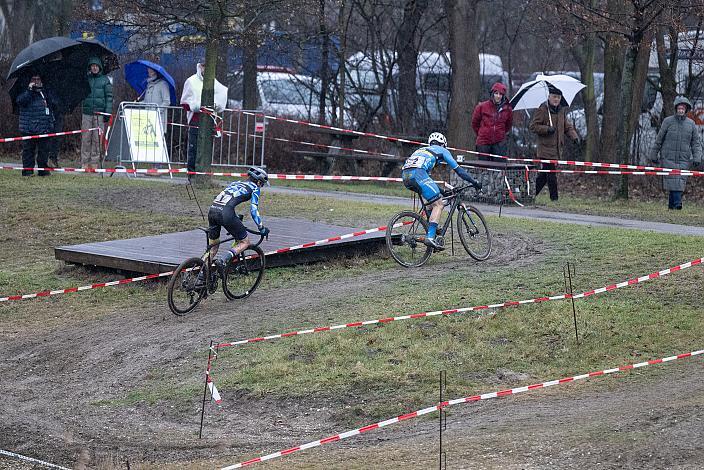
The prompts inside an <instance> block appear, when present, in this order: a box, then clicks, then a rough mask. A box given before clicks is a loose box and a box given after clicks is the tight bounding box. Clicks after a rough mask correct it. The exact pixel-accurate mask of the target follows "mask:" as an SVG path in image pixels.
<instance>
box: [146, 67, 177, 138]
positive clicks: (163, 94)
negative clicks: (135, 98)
mask: <svg viewBox="0 0 704 470" xmlns="http://www.w3.org/2000/svg"><path fill="white" fill-rule="evenodd" d="M147 75H148V76H147V88H146V89H145V90H144V93H143V94H142V96H141V97H140V98H141V101H143V102H144V103H149V104H155V105H157V106H159V107H160V108H159V117H160V119H161V130H162V131H163V132H164V133H166V125H167V122H166V106H169V105H170V104H171V95H170V93H169V85H168V83H166V80H164V79H163V78H161V76H159V74H158V73H156V71H155V70H154V69H151V68H148V67H147Z"/></svg>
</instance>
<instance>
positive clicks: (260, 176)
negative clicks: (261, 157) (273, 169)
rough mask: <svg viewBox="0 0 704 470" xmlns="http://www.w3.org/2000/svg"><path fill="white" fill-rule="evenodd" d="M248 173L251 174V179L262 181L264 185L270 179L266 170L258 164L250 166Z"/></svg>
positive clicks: (256, 181)
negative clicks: (257, 165)
mask: <svg viewBox="0 0 704 470" xmlns="http://www.w3.org/2000/svg"><path fill="white" fill-rule="evenodd" d="M247 175H249V179H250V180H252V181H254V182H255V183H261V184H262V185H265V184H266V183H267V182H268V181H269V175H267V173H266V171H264V170H262V169H261V168H257V167H256V166H253V167H252V168H250V169H249V171H247Z"/></svg>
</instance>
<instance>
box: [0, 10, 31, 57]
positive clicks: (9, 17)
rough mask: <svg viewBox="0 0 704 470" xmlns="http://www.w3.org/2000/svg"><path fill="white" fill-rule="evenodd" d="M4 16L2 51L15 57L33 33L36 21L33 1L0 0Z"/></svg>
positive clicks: (25, 45)
mask: <svg viewBox="0 0 704 470" xmlns="http://www.w3.org/2000/svg"><path fill="white" fill-rule="evenodd" d="M0 8H2V12H3V16H4V17H5V31H4V33H3V37H4V42H5V44H0V45H2V46H3V51H6V52H7V54H8V56H10V57H13V58H14V57H15V56H16V55H17V54H18V53H19V52H20V51H21V50H22V49H24V48H25V47H27V46H28V45H29V44H30V43H31V42H33V41H32V38H33V33H34V29H35V25H36V21H37V16H36V9H37V5H36V3H35V2H30V1H8V0H0Z"/></svg>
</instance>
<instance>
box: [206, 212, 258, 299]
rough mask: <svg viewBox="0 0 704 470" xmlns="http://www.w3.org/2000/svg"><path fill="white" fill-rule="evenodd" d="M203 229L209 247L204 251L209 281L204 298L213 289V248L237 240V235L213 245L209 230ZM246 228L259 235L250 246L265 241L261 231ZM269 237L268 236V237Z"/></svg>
mask: <svg viewBox="0 0 704 470" xmlns="http://www.w3.org/2000/svg"><path fill="white" fill-rule="evenodd" d="M240 217H241V216H240ZM240 220H242V219H241V218H240ZM201 230H203V232H205V244H206V246H207V248H206V249H205V253H203V261H205V263H204V268H205V279H206V280H207V281H206V282H207V285H206V289H205V292H204V293H203V298H206V297H208V294H209V291H210V290H211V289H210V287H211V282H210V279H211V273H210V271H211V269H212V266H211V265H212V263H213V259H212V256H211V253H212V250H213V248H215V247H216V246H217V247H219V246H220V245H222V244H223V243H227V242H231V241H233V240H235V237H230V238H226V239H224V240H221V241H219V242H218V243H216V244H214V245H211V244H210V237H209V236H208V230H207V229H205V228H203V227H201ZM245 230H247V232H249V233H251V234H253V235H259V240H258V241H257V242H256V243H251V244H250V247H256V246H259V245H261V243H262V242H263V241H264V235H262V234H261V232H257V231H256V230H251V229H249V228H247V227H245ZM267 238H268V237H267ZM218 275H220V274H219V273H218ZM223 282H224V281H223Z"/></svg>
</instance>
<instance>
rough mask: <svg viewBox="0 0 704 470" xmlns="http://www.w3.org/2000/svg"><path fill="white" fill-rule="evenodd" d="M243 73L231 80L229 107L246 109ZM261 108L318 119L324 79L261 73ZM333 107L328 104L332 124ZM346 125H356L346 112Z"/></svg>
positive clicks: (259, 84) (313, 120)
mask: <svg viewBox="0 0 704 470" xmlns="http://www.w3.org/2000/svg"><path fill="white" fill-rule="evenodd" d="M242 80H243V76H242V74H241V73H240V74H238V75H235V76H234V78H233V79H232V80H231V81H230V88H229V93H230V96H229V100H228V108H231V109H242V99H243V83H242ZM257 89H258V91H259V109H261V110H262V111H264V112H265V113H269V114H273V115H275V116H280V117H288V118H295V119H301V120H304V121H310V122H316V123H317V122H318V119H319V116H320V101H319V97H320V81H319V80H317V79H314V78H313V77H310V76H307V75H299V74H294V73H290V72H269V71H265V72H261V71H260V72H258V73H257ZM333 111H334V110H333V108H332V106H330V104H328V103H326V105H325V120H326V122H327V123H328V124H329V123H331V122H332V118H333V114H334V113H333ZM343 124H344V126H345V127H353V126H354V124H355V123H354V121H353V119H352V118H351V116H350V115H349V113H347V112H346V111H345V113H344V115H343Z"/></svg>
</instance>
